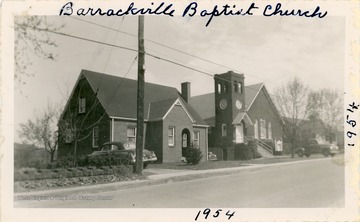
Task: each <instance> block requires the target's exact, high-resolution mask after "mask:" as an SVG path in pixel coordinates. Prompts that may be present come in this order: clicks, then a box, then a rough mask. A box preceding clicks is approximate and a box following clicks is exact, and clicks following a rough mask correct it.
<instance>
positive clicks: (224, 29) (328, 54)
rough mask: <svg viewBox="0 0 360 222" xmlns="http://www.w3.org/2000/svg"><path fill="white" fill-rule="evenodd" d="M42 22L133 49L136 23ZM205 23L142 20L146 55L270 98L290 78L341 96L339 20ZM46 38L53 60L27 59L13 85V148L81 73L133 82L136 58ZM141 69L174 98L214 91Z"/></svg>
mask: <svg viewBox="0 0 360 222" xmlns="http://www.w3.org/2000/svg"><path fill="white" fill-rule="evenodd" d="M47 19H48V21H50V22H53V23H55V24H65V25H66V26H65V27H64V28H63V29H62V30H60V32H62V33H66V34H69V35H74V36H79V37H83V38H87V39H92V40H96V41H100V42H106V43H109V44H114V45H118V46H123V47H128V48H132V49H135V50H136V49H137V37H136V35H137V24H138V21H137V17H130V16H129V17H121V18H113V17H110V18H109V17H100V18H99V17H98V18H96V17H92V18H91V17H90V18H84V17H81V18H71V17H58V16H49V17H48V18H47ZM79 19H81V20H79ZM206 22H207V20H206V19H205V18H200V17H193V18H190V19H189V18H182V17H160V16H159V17H155V16H151V17H150V16H146V17H145V34H144V36H145V39H146V41H145V50H146V52H147V53H151V54H154V55H157V56H159V57H161V58H164V59H167V60H171V61H174V62H176V63H180V64H182V65H184V66H187V67H191V68H193V69H197V70H200V71H202V72H206V73H208V74H210V75H214V74H221V73H224V72H227V71H229V70H233V71H235V72H237V73H243V74H244V75H245V85H250V84H255V83H260V82H262V83H264V84H265V86H266V88H267V89H268V91H269V92H270V94H272V93H273V92H274V90H275V89H276V88H278V87H280V86H282V85H283V84H285V83H286V82H288V81H289V80H291V79H292V78H293V77H294V76H297V77H299V78H300V79H301V80H302V81H303V82H304V83H305V84H308V85H309V87H310V88H311V89H313V90H317V89H320V88H331V89H335V90H337V91H338V92H341V93H342V92H343V91H344V89H343V88H344V87H343V85H344V83H343V79H344V77H343V76H344V53H345V18H344V17H335V16H327V17H325V18H323V19H308V18H302V17H270V18H266V17H261V16H253V17H233V18H227V17H217V18H216V19H214V20H213V21H212V22H211V24H210V25H209V26H208V27H205V24H206ZM94 23H95V24H94ZM96 24H98V25H96ZM101 26H105V27H108V28H104V27H101ZM114 30H119V32H118V31H114ZM123 32H126V33H127V34H124V33H123ZM37 35H41V33H37ZM49 36H51V37H52V38H53V39H54V40H55V41H56V42H57V43H58V44H59V46H58V47H57V48H54V49H53V52H54V54H57V55H58V56H57V60H56V61H52V60H44V59H40V58H38V57H36V56H33V55H31V54H30V56H29V58H30V60H31V62H32V65H31V66H28V67H27V70H28V71H29V72H33V73H35V76H34V77H28V78H25V79H24V80H25V82H26V84H25V85H21V86H17V85H16V84H15V85H16V87H15V89H14V90H15V94H14V95H15V98H14V102H15V111H14V112H15V113H14V116H15V122H14V124H15V131H16V132H15V141H16V142H19V138H18V136H17V129H18V127H19V124H20V123H23V122H25V121H27V120H28V119H31V118H33V116H34V112H35V111H41V110H44V109H45V108H46V106H47V103H48V101H51V102H52V103H56V104H61V105H64V104H65V103H66V100H67V98H68V96H69V95H70V92H71V90H72V88H73V87H74V84H75V82H76V80H77V78H78V76H79V74H80V71H81V69H88V70H92V71H97V72H102V73H107V74H111V75H115V76H120V77H126V78H130V79H136V76H137V61H136V62H135V63H134V59H135V57H136V56H137V53H136V52H133V51H129V50H124V49H119V48H114V47H110V46H105V45H101V44H97V43H93V42H88V41H84V40H79V39H75V38H70V37H66V36H61V35H56V34H49ZM153 42H157V43H160V44H162V45H165V46H168V47H171V48H174V49H176V50H178V51H181V52H185V53H186V54H184V53H180V52H178V51H175V50H171V49H169V48H166V47H163V46H161V45H159V44H155V43H153ZM188 54H190V55H193V56H196V57H199V58H202V59H205V60H208V61H211V62H206V61H203V60H200V59H198V58H195V57H193V56H190V55H188ZM145 69H146V71H145V81H147V82H152V83H157V84H161V85H167V86H172V87H176V88H177V89H178V90H179V91H180V86H181V83H182V82H186V81H188V82H191V94H192V95H193V96H195V95H201V94H205V93H209V92H213V91H214V83H213V78H212V77H211V76H209V75H206V74H203V73H200V72H196V71H193V70H190V69H187V68H184V67H181V66H177V65H175V64H173V63H170V62H167V61H164V60H159V59H155V58H153V57H150V56H146V58H145Z"/></svg>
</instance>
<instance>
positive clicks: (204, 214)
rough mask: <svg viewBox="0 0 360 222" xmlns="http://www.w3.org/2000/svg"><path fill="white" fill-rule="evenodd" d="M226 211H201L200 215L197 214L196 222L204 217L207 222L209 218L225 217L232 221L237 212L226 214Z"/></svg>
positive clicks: (208, 209) (207, 209)
mask: <svg viewBox="0 0 360 222" xmlns="http://www.w3.org/2000/svg"><path fill="white" fill-rule="evenodd" d="M225 211H226V210H222V209H217V210H214V211H211V209H210V208H206V209H204V210H199V211H198V213H197V214H196V217H195V221H197V220H198V219H200V217H203V218H204V219H205V220H207V219H208V217H213V218H218V217H220V218H223V217H225V218H227V219H228V220H230V219H231V218H232V217H233V216H234V215H235V211H230V210H228V211H227V212H226V213H225Z"/></svg>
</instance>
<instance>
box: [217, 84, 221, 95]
mask: <svg viewBox="0 0 360 222" xmlns="http://www.w3.org/2000/svg"><path fill="white" fill-rule="evenodd" d="M217 93H218V94H221V84H220V83H218V84H217Z"/></svg>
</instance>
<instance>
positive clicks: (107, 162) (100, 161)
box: [87, 155, 129, 167]
mask: <svg viewBox="0 0 360 222" xmlns="http://www.w3.org/2000/svg"><path fill="white" fill-rule="evenodd" d="M87 164H88V166H96V167H102V166H118V165H128V164H129V159H128V157H127V156H124V155H98V156H92V157H90V158H89V159H88V163H87Z"/></svg>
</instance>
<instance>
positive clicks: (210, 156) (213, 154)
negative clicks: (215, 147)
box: [208, 152, 218, 160]
mask: <svg viewBox="0 0 360 222" xmlns="http://www.w3.org/2000/svg"><path fill="white" fill-rule="evenodd" d="M208 160H218V158H217V156H216V154H215V153H213V152H208Z"/></svg>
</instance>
